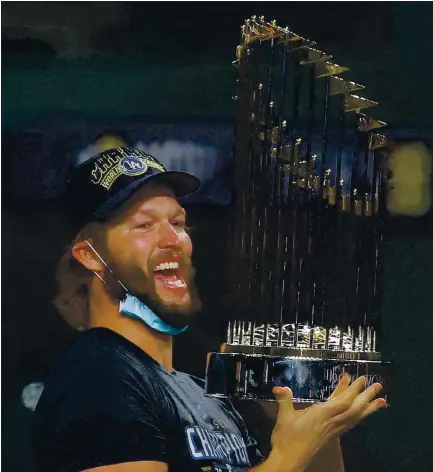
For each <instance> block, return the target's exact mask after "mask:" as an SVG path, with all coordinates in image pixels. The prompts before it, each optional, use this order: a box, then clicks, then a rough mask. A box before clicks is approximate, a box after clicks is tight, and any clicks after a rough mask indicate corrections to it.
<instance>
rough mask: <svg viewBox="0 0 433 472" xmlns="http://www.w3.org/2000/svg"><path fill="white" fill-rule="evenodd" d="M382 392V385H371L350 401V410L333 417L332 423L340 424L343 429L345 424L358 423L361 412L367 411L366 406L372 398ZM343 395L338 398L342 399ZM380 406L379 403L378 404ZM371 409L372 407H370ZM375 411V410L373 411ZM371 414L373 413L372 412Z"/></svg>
mask: <svg viewBox="0 0 433 472" xmlns="http://www.w3.org/2000/svg"><path fill="white" fill-rule="evenodd" d="M381 390H382V385H381V384H379V383H376V384H373V385H371V386H370V387H368V388H367V390H365V392H362V393H361V394H359V395H358V397H357V398H355V400H353V401H352V403H351V406H350V408H348V409H347V410H346V411H344V412H343V413H342V414H340V415H338V416H335V417H334V418H333V422H334V423H335V424H340V425H342V426H343V427H345V426H344V425H346V424H350V423H353V422H355V424H356V423H358V422H359V421H361V417H362V415H363V412H364V411H365V410H366V409H367V407H368V405H369V404H370V403H371V402H372V400H373V399H374V397H376V396H377V394H378V393H379V392H380V391H381ZM342 397H343V395H342V396H341V397H340V398H342ZM379 404H380V403H379ZM372 408H373V407H372ZM374 411H375V410H374ZM372 412H373V411H372Z"/></svg>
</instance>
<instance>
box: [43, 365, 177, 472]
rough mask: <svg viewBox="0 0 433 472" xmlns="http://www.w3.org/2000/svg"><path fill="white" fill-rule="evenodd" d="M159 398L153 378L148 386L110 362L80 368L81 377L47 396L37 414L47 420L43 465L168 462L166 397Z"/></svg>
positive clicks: (75, 467)
mask: <svg viewBox="0 0 433 472" xmlns="http://www.w3.org/2000/svg"><path fill="white" fill-rule="evenodd" d="M159 397H161V394H160V393H159V392H158V391H157V389H156V388H155V386H152V384H151V382H149V385H148V386H146V388H145V389H143V385H142V382H141V383H138V382H137V381H136V380H135V378H134V375H133V374H131V373H128V372H124V371H123V372H113V371H112V370H109V369H107V368H106V367H103V368H102V369H101V368H99V369H98V370H97V371H96V370H94V369H90V370H89V369H87V371H85V372H83V370H81V371H80V376H79V377H78V378H75V379H73V381H71V379H70V380H69V381H66V382H65V384H64V386H63V388H62V389H61V393H60V394H58V395H55V396H54V401H51V402H48V404H45V405H44V402H43V401H42V405H41V411H40V412H39V414H38V416H39V420H40V421H42V423H43V425H42V428H41V429H40V430H39V432H38V440H37V447H36V450H37V456H38V459H39V460H38V462H39V463H40V464H44V467H42V470H44V472H45V471H48V470H49V471H51V470H52V471H56V472H60V471H64V472H75V471H82V470H85V469H90V468H94V467H99V466H103V465H111V464H119V463H123V462H134V461H160V462H168V459H167V447H166V437H165V435H164V433H163V429H164V427H163V421H164V420H163V418H164V414H163V412H162V408H161V405H163V401H164V399H163V398H162V399H161V398H159ZM42 400H43V399H42ZM159 400H161V401H159ZM48 458H49V459H48ZM48 462H49V466H47V463H48Z"/></svg>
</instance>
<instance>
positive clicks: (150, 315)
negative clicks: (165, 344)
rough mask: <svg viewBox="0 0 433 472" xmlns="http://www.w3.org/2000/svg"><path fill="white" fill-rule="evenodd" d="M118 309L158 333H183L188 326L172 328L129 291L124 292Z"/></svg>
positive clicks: (172, 334)
mask: <svg viewBox="0 0 433 472" xmlns="http://www.w3.org/2000/svg"><path fill="white" fill-rule="evenodd" d="M119 311H120V313H121V314H122V315H125V316H129V317H130V318H134V319H136V320H140V321H142V322H143V323H145V324H146V325H147V326H149V327H150V328H152V329H154V330H155V331H158V332H159V333H164V334H170V335H171V336H176V335H177V334H180V333H183V332H184V331H185V330H186V329H187V328H188V326H184V327H183V328H174V327H173V326H171V325H169V324H168V323H165V322H164V321H162V320H161V318H159V316H157V315H155V313H154V312H153V311H152V310H151V309H150V308H149V307H148V306H147V305H145V304H144V303H143V302H141V301H140V300H139V299H138V298H137V297H134V296H133V295H131V294H130V293H129V292H127V293H126V297H125V299H124V300H122V301H121V302H120V305H119Z"/></svg>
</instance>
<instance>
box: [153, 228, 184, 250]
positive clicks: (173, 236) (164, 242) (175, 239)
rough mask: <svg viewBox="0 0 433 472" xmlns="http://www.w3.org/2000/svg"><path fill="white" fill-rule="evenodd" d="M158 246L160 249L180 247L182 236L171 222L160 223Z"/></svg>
mask: <svg viewBox="0 0 433 472" xmlns="http://www.w3.org/2000/svg"><path fill="white" fill-rule="evenodd" d="M158 246H159V247H160V248H161V249H167V248H180V247H181V246H182V238H181V236H180V234H179V233H178V232H177V231H176V228H174V227H173V226H172V225H171V223H169V222H164V223H161V226H160V231H159V240H158Z"/></svg>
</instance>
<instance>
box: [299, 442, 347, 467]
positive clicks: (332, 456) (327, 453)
mask: <svg viewBox="0 0 433 472" xmlns="http://www.w3.org/2000/svg"><path fill="white" fill-rule="evenodd" d="M324 470H326V471H327V472H344V463H343V455H342V453H341V445H340V439H339V438H335V439H332V440H331V441H330V442H329V443H328V444H327V445H326V446H324V447H322V449H320V450H319V452H318V453H317V454H316V455H315V456H314V457H313V459H312V460H311V463H310V464H309V465H308V467H307V468H306V469H305V472H323V471H324Z"/></svg>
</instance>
